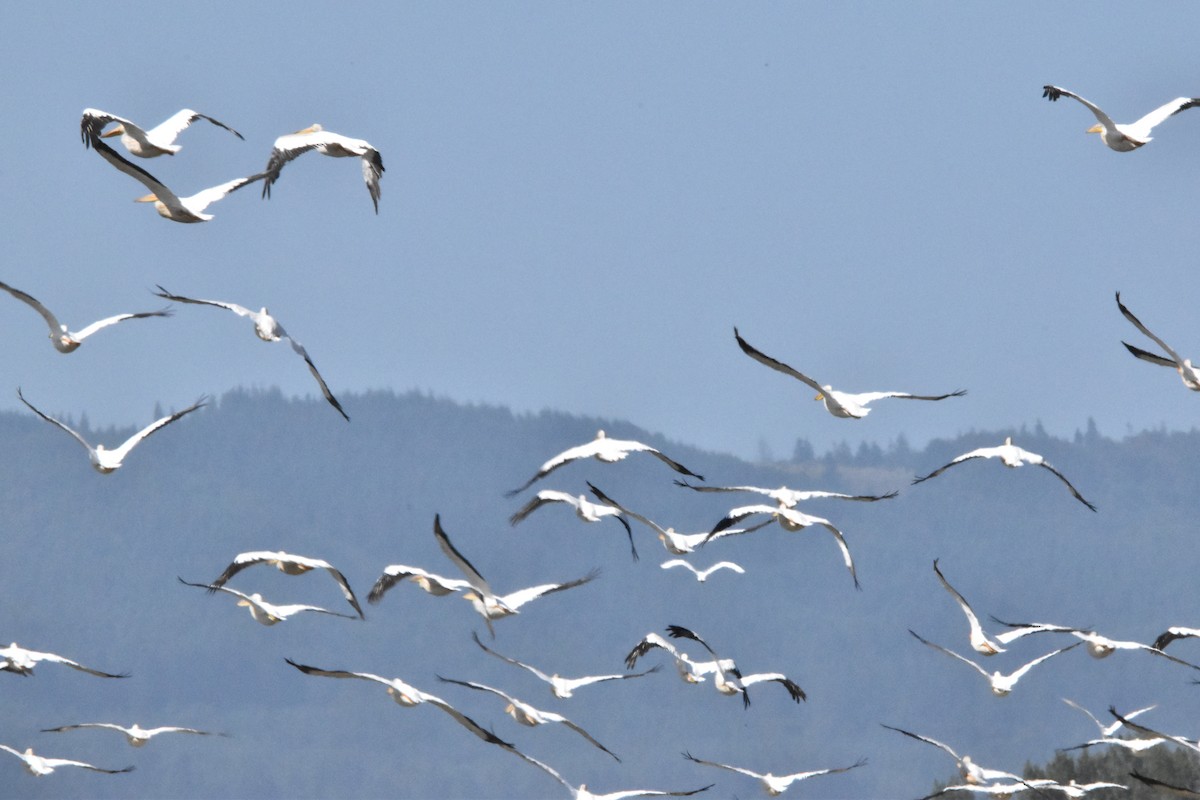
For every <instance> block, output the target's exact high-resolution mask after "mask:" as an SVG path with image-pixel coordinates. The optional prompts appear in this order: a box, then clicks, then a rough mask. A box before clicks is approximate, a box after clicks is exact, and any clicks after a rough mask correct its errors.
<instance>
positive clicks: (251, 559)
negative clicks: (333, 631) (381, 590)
mask: <svg viewBox="0 0 1200 800" xmlns="http://www.w3.org/2000/svg"><path fill="white" fill-rule="evenodd" d="M255 564H273V565H275V567H277V568H278V569H279V571H280V572H282V573H283V574H285V575H303V574H304V573H306V572H311V571H312V570H314V569H323V570H325V571H326V572H328V573H329V574H330V575H331V576H332V577H333V579H334V580H335V581H336V582H337V585H338V588H340V589H341V590H342V594H343V595H345V596H346V600H347V601H348V602H349V603H350V605H351V607H353V608H354V610H355V611H356V612H357V613H358V616H359V618H360V619H361V618H362V617H363V611H362V607H361V606H360V605H359V604H358V598H357V597H355V596H354V590H353V589H351V588H350V583H349V581H347V580H346V576H345V575H343V574H342V573H341V571H339V570H338V569H336V568H335V567H334V566H333V565H332V564H330V563H329V562H328V561H322V560H321V559H319V558H308V557H306V556H295V555H292V554H291V553H284V552H281V551H279V552H275V551H270V550H256V551H254V552H250V553H239V554H238V555H237V556H236V557H234V559H233V563H231V564H230V565H229V566H228V567H226V568H225V571H224V572H222V573H221V574H220V576H219V577H218V578H217V579H216V580H215V581H213V582H212V583H211V584H210V585H211V586H215V587H217V588H218V589H219V588H221V587H222V586H224V585H225V582H226V581H228V580H229V579H230V578H232V577H233V576H234V575H237V574H238V573H239V572H241V571H242V570H244V569H246V568H247V567H253V566H254V565H255Z"/></svg>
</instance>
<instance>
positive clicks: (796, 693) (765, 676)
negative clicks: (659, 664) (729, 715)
mask: <svg viewBox="0 0 1200 800" xmlns="http://www.w3.org/2000/svg"><path fill="white" fill-rule="evenodd" d="M667 635H668V636H670V637H671V638H673V639H691V640H692V641H695V642H699V643H700V644H701V645H702V646H703V647H704V649H705V650H707V651H708V652H709V653H711V654H712V657H713V660H714V661H715V662H716V665H717V669H715V670H713V673H712V675H713V686H715V687H716V689H717V691H718V692H720V693H721V694H727V695H735V694H740V695H741V696H742V705H743V706H749V705H750V693H749V692H748V691H747V687H749V686H753V685H754V684H756V683H762V682H764V681H772V682H774V683H778V684H779V685H780V686H782V687H783V688H785V689H787V693H788V695H789V696H790V697H791V698H792V700H793V701H795V702H797V703H799V702H800V701H802V700H807V699H808V696H807V695H805V693H804V690H803V689H801V688H800V686H799V684H797V683H796V682H795V681H793V680H792V679H791V678H789V677H787V676H786V675H784V674H782V673H779V672H763V673H756V674H754V675H743V674H742V672H741V670H739V669H738V667H737V665H736V664H733V666H730V667H728V668H726V667H725V666H724V664H726V663H732V662H730V661H728V660H725V659H722V658H721V657H720V656H719V655H717V651H715V650H713V649H712V647H710V646H709V644H708V642H706V641H704V640H703V639H701V638H700V636H699V635H698V634H696V633H695V632H693V631H690V630H688V629H687V628H685V627H683V626H682V625H668V626H667ZM643 641H644V640H643ZM727 675H728V677H726V676H727Z"/></svg>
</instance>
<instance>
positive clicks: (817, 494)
mask: <svg viewBox="0 0 1200 800" xmlns="http://www.w3.org/2000/svg"><path fill="white" fill-rule="evenodd" d="M675 485H676V486H682V487H684V488H685V489H691V490H692V491H695V492H754V493H756V494H762V495H766V496H767V497H769V498H771V499H772V500H774V501H775V502H776V503H779V505H781V506H783V507H785V508H795V507H796V505H797V504H799V503H803V502H806V501H808V500H824V499H834V500H856V501H858V502H863V503H873V502H875V501H877V500H891V499H892V498H893V497H895V496H896V495H898V494H899V492H888V493H887V494H842V493H841V492H826V491H821V490H819V489H789V488H788V487H786V486H780V487H779V488H778V489H763V488H760V487H758V486H697V485H696V484H694V483H688V482H687V481H680V480H677V481H675Z"/></svg>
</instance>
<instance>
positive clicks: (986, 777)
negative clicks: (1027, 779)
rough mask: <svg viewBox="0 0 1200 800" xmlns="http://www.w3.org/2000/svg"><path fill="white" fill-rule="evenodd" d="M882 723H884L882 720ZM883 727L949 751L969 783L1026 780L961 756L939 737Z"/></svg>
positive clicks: (964, 778) (887, 726) (889, 726)
mask: <svg viewBox="0 0 1200 800" xmlns="http://www.w3.org/2000/svg"><path fill="white" fill-rule="evenodd" d="M880 724H881V725H883V723H882V722H881V723H880ZM883 727H885V728H887V729H888V730H889V731H895V732H896V733H902V734H904V735H905V736H907V737H909V738H910V739H916V740H917V741H918V742H924V743H925V744H931V745H933V746H934V747H936V748H938V749H939V750H942V751H943V752H946V753H948V754H949V755H950V757H951V758H953V759H954V761H955V763H956V764H957V765H958V771H959V774H960V775H962V778H963V780H964V781H966V782H967V783H970V784H975V785H978V784H984V783H992V782H995V781H1009V780H1011V781H1021V782H1023V781H1024V779H1023V778H1022V777H1021V776H1020V775H1015V774H1013V773H1011V772H1005V771H1004V770H1002V769H989V768H987V767H981V766H979V765H978V764H976V763H975V762H974V761H973V760H972V759H971V757H970V756H960V755H959V754H958V753H956V752H955V751H954V748H953V747H951V746H950V745H948V744H944V743H942V742H939V741H938V740H937V739H933V738H930V737H929V736H922V735H921V734H919V733H913V732H911V731H906V730H904V729H903V728H894V727H892V726H891V725H883Z"/></svg>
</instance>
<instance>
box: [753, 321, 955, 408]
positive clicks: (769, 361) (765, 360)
mask: <svg viewBox="0 0 1200 800" xmlns="http://www.w3.org/2000/svg"><path fill="white" fill-rule="evenodd" d="M733 335H734V338H736V339H737V343H738V346H739V347H741V348H742V352H743V353H745V354H746V355H748V356H750V357H751V358H753V359H754V360H755V361H757V362H758V363H760V364H765V365H766V366H768V367H770V368H771V369H773V370H777V371H778V372H782V373H783V374H784V375H790V376H791V377H793V378H795V379H796V380H798V381H801V382H803V383H806V384H808V385H809V386H811V387H812V388H813V389H815V390H816V391H817V396H816V398H815V399H817V400H820V401H821V402H822V403H824V404H825V410H826V411H828V412H829V413H830V414H833V415H834V416H835V417H841V418H843V419H862V418H863V417H865V416H866V415H867V414H869V413H871V409H870V408H868V407H867V404H868V403H871V402H873V401H875V400H883V399H884V398H887V397H894V398H896V399H898V400H945V399H946V398H948V397H962V396H963V395H964V394H966V393H967V390H966V389H959V390H958V391H955V392H950V393H949V394H939V395H920V394H908V393H907V392H861V393H859V394H850V393H847V392H839V391H836V390H835V389H834V388H833V387H832V386H829V385H824V386H822V385H821V384H819V383H817V382H816V381H815V380H813V379H812V378H810V377H808V376H807V375H805V374H804V373H802V372H798V371H797V370H794V369H792V368H791V367H789V366H788V365H787V364H784V363H783V362H782V361H776V360H775V359H773V358H771V357H770V356H769V355H766V354H765V353H762V352H759V351H758V350H755V349H754V348H753V347H751V346H750V344H749V343H748V342H747V341H746V340H745V339H743V338H742V336H741V334H740V333H738V329H737V328H734V329H733Z"/></svg>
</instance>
